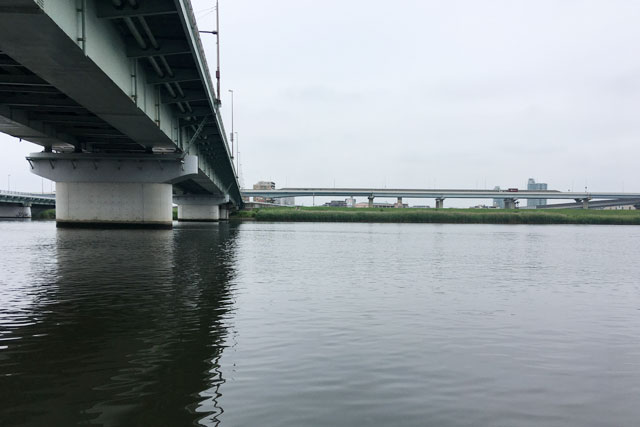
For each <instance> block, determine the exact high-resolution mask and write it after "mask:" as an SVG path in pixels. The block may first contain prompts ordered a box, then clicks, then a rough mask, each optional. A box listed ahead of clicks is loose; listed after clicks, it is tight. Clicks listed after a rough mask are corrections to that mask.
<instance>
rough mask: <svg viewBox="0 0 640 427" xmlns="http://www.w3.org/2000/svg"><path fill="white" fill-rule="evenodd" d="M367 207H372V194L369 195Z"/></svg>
mask: <svg viewBox="0 0 640 427" xmlns="http://www.w3.org/2000/svg"><path fill="white" fill-rule="evenodd" d="M369 207H370V208H372V207H373V196H369Z"/></svg>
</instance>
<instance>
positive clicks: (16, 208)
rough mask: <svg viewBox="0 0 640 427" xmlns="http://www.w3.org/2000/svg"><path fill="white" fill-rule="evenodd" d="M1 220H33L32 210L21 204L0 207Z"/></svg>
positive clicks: (8, 204)
mask: <svg viewBox="0 0 640 427" xmlns="http://www.w3.org/2000/svg"><path fill="white" fill-rule="evenodd" d="M0 218H31V208H30V207H29V206H23V205H22V204H21V203H7V204H2V205H0Z"/></svg>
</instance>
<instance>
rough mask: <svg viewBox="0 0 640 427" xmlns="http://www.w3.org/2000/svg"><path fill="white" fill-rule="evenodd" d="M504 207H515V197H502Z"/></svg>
mask: <svg viewBox="0 0 640 427" xmlns="http://www.w3.org/2000/svg"><path fill="white" fill-rule="evenodd" d="M504 208H505V209H515V208H516V199H504Z"/></svg>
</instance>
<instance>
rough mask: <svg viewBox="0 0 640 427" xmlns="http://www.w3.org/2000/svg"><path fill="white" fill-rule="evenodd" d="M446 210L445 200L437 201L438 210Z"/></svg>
mask: <svg viewBox="0 0 640 427" xmlns="http://www.w3.org/2000/svg"><path fill="white" fill-rule="evenodd" d="M442 208H444V199H440V198H438V199H436V209H442Z"/></svg>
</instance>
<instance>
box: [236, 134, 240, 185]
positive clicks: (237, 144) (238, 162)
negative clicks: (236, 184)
mask: <svg viewBox="0 0 640 427" xmlns="http://www.w3.org/2000/svg"><path fill="white" fill-rule="evenodd" d="M235 134H236V151H237V152H238V155H237V156H236V157H237V159H236V178H240V140H239V139H238V132H236V133H235Z"/></svg>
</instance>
